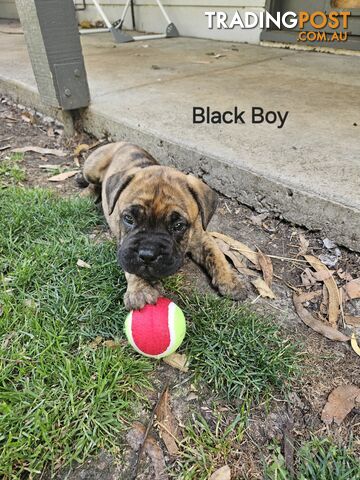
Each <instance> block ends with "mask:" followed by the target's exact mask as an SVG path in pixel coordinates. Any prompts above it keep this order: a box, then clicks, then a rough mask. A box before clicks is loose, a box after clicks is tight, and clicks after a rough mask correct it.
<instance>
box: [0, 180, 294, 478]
mask: <svg viewBox="0 0 360 480" xmlns="http://www.w3.org/2000/svg"><path fill="white" fill-rule="evenodd" d="M102 222H103V220H102V219H100V218H99V216H98V214H97V212H96V210H95V208H94V206H93V203H92V201H91V200H87V199H80V198H72V199H62V198H60V197H58V196H56V194H54V193H51V192H49V191H46V190H41V189H32V190H30V189H21V188H17V187H13V186H10V187H8V188H4V189H2V190H1V203H0V307H1V311H2V315H1V317H0V476H2V477H4V478H6V479H7V478H11V479H15V478H16V479H18V478H21V477H22V476H23V475H26V474H29V473H31V474H33V475H36V474H38V473H40V472H42V471H43V469H44V468H47V467H50V469H52V470H53V471H54V470H55V469H56V468H58V467H59V466H61V465H65V464H68V463H70V462H71V461H73V460H77V461H79V462H82V461H84V459H85V458H86V457H87V456H88V455H90V454H92V453H94V452H96V451H97V450H98V449H99V448H105V449H109V450H114V451H118V449H120V448H121V445H122V440H121V438H122V433H123V431H124V428H126V426H127V424H128V422H130V421H131V418H132V413H133V412H134V411H135V410H136V407H137V406H138V405H139V403H137V400H138V402H140V401H141V402H143V403H144V401H145V400H144V399H141V400H140V398H139V396H140V395H141V391H142V388H144V387H148V386H149V380H148V378H149V372H150V371H151V370H152V369H153V366H154V362H151V361H149V360H147V359H145V358H142V357H139V356H138V355H136V354H135V353H133V352H132V351H131V349H130V347H128V346H127V345H126V344H125V343H123V342H119V347H118V348H117V349H110V348H105V347H103V346H101V345H99V346H98V347H97V348H95V349H93V348H91V345H89V344H90V342H91V340H93V339H94V338H95V337H96V336H98V335H100V336H102V337H103V338H116V337H120V338H123V332H122V328H123V320H124V317H125V315H126V312H125V310H124V307H123V301H122V298H123V294H124V291H125V288H126V286H125V279H124V276H123V274H122V273H121V271H120V269H119V268H118V266H117V264H116V256H115V245H114V243H112V242H109V241H106V242H102V243H96V242H94V241H93V240H92V239H91V238H90V236H89V233H90V232H91V231H93V230H94V229H95V228H97V229H99V228H102V225H103V224H102ZM78 259H81V260H83V261H85V262H87V263H89V264H90V265H91V269H87V268H79V267H77V265H76V262H77V260H78ZM181 284H182V279H181V276H179V275H178V276H174V277H172V278H170V279H169V280H167V282H166V287H167V288H168V289H169V290H170V292H175V293H176V294H177V295H178V296H179V302H180V303H179V304H180V306H181V307H182V308H183V309H184V313H185V316H186V318H187V320H188V334H187V340H186V342H185V343H184V346H183V349H184V350H185V351H186V353H187V354H188V355H189V357H190V362H191V363H190V366H191V369H192V370H193V371H194V372H195V375H196V378H197V379H198V380H199V381H200V382H202V383H206V384H207V386H208V392H209V394H210V395H211V396H214V397H221V398H225V399H227V400H229V401H230V402H231V403H232V405H233V406H234V408H235V410H236V413H235V417H234V419H233V420H231V421H233V422H235V423H232V424H230V425H231V428H229V425H228V424H227V420H226V419H225V418H224V417H222V416H219V417H218V418H217V419H216V420H215V421H214V422H212V423H211V424H209V423H207V422H206V421H205V420H204V418H202V417H201V415H196V416H194V418H193V420H192V421H191V422H190V423H189V424H188V426H187V427H186V435H185V439H184V442H183V444H182V449H181V457H180V462H181V463H182V465H183V469H182V470H181V468H180V467H179V468H180V469H178V475H179V477H178V478H179V479H180V478H184V479H186V480H188V479H194V480H195V479H196V480H198V479H199V480H201V479H202V478H204V479H205V478H207V477H206V475H209V474H210V473H211V472H212V471H213V470H214V468H215V466H216V465H217V464H218V463H220V464H221V463H222V462H223V461H224V460H225V459H226V458H227V457H228V456H229V455H231V449H232V445H233V443H234V442H238V441H239V439H240V438H241V436H242V434H243V431H244V428H245V425H246V421H247V418H248V411H249V408H250V405H251V403H252V402H254V401H256V400H259V399H263V398H266V397H267V396H269V395H270V394H271V393H272V392H273V391H276V392H279V391H281V390H283V389H284V388H285V386H286V383H287V381H288V380H289V378H290V377H291V375H294V374H295V373H296V372H297V359H298V355H297V347H294V346H292V345H291V344H290V342H289V341H287V340H284V338H283V336H282V335H281V332H280V330H279V328H278V327H276V326H275V325H274V322H273V321H272V320H271V319H266V318H262V317H261V316H259V315H258V314H255V313H253V312H251V311H250V310H249V309H248V308H244V307H240V306H238V305H236V304H234V303H233V302H231V301H226V300H223V299H220V298H218V297H215V296H204V297H202V296H201V295H200V294H198V295H197V294H193V293H191V294H185V293H184V290H183V288H182V286H181ZM170 292H169V294H170ZM145 402H146V401H145ZM227 418H228V417H227ZM124 419H126V420H125V421H124ZM181 472H182V473H181Z"/></svg>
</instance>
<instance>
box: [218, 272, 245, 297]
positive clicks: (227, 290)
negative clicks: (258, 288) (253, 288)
mask: <svg viewBox="0 0 360 480" xmlns="http://www.w3.org/2000/svg"><path fill="white" fill-rule="evenodd" d="M215 286H216V287H217V289H218V290H219V292H220V294H221V295H223V296H224V297H229V298H231V299H232V300H241V301H242V300H245V299H246V298H247V297H248V293H249V292H248V291H247V289H246V287H245V285H244V284H243V283H242V281H241V280H240V278H239V277H238V276H237V275H235V274H234V275H231V276H229V277H228V278H226V279H222V281H219V282H216V283H215Z"/></svg>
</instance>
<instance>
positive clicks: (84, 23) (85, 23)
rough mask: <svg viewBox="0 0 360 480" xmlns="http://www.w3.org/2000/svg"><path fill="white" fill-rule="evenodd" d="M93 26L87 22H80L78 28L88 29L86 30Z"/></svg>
mask: <svg viewBox="0 0 360 480" xmlns="http://www.w3.org/2000/svg"><path fill="white" fill-rule="evenodd" d="M93 26H94V25H93V24H92V23H91V22H90V21H89V20H83V21H82V22H80V28H84V29H88V28H93Z"/></svg>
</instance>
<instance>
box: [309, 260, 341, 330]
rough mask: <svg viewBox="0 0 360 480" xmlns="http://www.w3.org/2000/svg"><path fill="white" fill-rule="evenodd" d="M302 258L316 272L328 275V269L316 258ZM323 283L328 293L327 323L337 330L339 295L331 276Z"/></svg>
mask: <svg viewBox="0 0 360 480" xmlns="http://www.w3.org/2000/svg"><path fill="white" fill-rule="evenodd" d="M304 258H305V260H306V261H307V262H309V263H310V265H311V266H312V267H313V268H314V269H315V270H316V271H317V272H329V273H330V271H329V269H328V268H327V267H326V266H325V265H324V264H323V263H321V261H320V260H319V259H318V258H316V257H314V256H312V255H304ZM324 283H325V285H326V288H327V289H328V292H329V307H328V315H329V323H330V325H331V326H332V327H334V328H337V319H338V316H339V313H340V293H339V290H338V287H337V285H336V282H335V280H334V278H333V276H332V275H330V277H328V278H324Z"/></svg>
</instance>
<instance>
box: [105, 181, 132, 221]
mask: <svg viewBox="0 0 360 480" xmlns="http://www.w3.org/2000/svg"><path fill="white" fill-rule="evenodd" d="M133 178H134V174H126V173H124V172H118V173H114V175H111V177H109V178H108V179H107V181H106V187H105V193H106V200H107V203H108V208H109V215H111V214H112V213H113V211H114V208H115V205H116V202H117V201H118V200H119V197H120V194H121V192H123V191H124V190H125V188H126V187H127V186H128V185H129V183H130V182H131V180H132V179H133Z"/></svg>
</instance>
